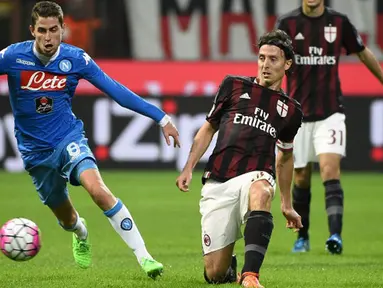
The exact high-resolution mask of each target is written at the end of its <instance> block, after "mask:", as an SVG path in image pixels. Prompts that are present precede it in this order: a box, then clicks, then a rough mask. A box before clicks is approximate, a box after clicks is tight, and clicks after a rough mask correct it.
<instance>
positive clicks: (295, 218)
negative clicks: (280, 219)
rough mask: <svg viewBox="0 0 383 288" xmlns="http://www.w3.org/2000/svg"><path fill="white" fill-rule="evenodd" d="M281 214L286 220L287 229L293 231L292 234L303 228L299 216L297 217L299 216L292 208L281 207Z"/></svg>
mask: <svg viewBox="0 0 383 288" xmlns="http://www.w3.org/2000/svg"><path fill="white" fill-rule="evenodd" d="M282 214H283V216H285V218H286V220H287V223H286V227H287V228H289V229H294V232H298V231H299V229H300V228H302V227H303V225H302V219H301V216H299V214H298V213H297V212H296V211H295V210H294V209H293V208H292V207H289V208H284V207H282Z"/></svg>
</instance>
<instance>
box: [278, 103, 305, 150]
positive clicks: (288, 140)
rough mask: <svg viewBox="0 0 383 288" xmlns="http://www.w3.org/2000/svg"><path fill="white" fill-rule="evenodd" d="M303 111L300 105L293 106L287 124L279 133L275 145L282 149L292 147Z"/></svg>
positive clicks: (300, 123)
mask: <svg viewBox="0 0 383 288" xmlns="http://www.w3.org/2000/svg"><path fill="white" fill-rule="evenodd" d="M302 118H303V113H302V110H301V109H300V107H297V106H295V107H294V112H293V114H292V115H291V117H290V118H289V120H288V123H287V125H286V126H285V127H284V128H283V129H282V131H281V132H280V133H279V137H278V141H277V146H278V147H279V148H280V149H282V150H291V149H293V142H294V137H295V135H296V134H297V132H298V129H299V128H300V127H301V125H302Z"/></svg>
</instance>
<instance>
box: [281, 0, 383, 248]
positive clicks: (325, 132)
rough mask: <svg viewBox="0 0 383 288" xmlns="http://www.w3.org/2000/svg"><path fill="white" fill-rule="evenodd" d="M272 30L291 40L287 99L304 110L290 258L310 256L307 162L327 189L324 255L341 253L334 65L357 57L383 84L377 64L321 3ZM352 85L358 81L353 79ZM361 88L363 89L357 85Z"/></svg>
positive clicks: (310, 2)
mask: <svg viewBox="0 0 383 288" xmlns="http://www.w3.org/2000/svg"><path fill="white" fill-rule="evenodd" d="M276 28H278V29H281V30H284V31H286V33H287V34H288V35H289V36H290V37H291V38H292V39H293V44H294V49H295V53H296V55H295V64H294V65H293V69H292V74H291V76H290V77H288V85H287V93H288V94H289V95H290V96H291V97H293V98H294V99H296V100H297V101H298V102H299V103H300V104H301V105H302V110H303V115H304V116H303V122H304V123H303V124H302V127H301V129H299V131H298V134H297V136H296V137H295V140H294V147H295V149H294V158H295V160H294V167H295V173H294V188H293V205H294V209H295V210H296V211H297V212H298V213H299V214H300V215H301V216H302V224H303V228H302V229H300V231H299V234H298V239H297V241H296V242H295V244H294V247H293V252H306V251H309V249H310V245H309V234H308V229H309V214H310V199H311V191H310V186H311V165H312V164H311V162H319V166H320V175H321V177H322V181H323V185H324V187H325V202H326V211H327V217H328V226H329V232H330V237H329V238H328V239H327V241H326V244H325V245H326V249H327V250H328V251H329V252H330V253H333V254H340V253H342V248H343V245H342V238H341V233H342V219H343V189H342V186H341V183H340V162H341V158H342V157H343V156H345V152H346V126H345V114H344V107H343V104H342V92H341V88H340V81H339V74H338V64H339V57H340V55H341V52H342V48H345V49H346V51H347V54H356V55H358V57H359V59H360V60H361V61H362V62H363V63H364V64H365V65H366V67H367V68H368V69H369V70H370V71H371V72H372V73H373V74H374V75H375V76H376V78H378V79H379V81H380V82H381V83H383V73H382V70H381V67H380V65H379V62H378V61H377V60H376V58H375V57H374V55H373V54H372V52H371V50H369V49H368V48H367V47H365V46H364V44H363V42H362V39H361V38H360V36H359V34H358V32H357V31H356V29H355V27H354V26H353V25H352V24H351V23H350V20H349V19H348V18H347V16H346V15H343V14H341V13H339V12H337V11H334V10H333V9H331V8H328V7H325V5H324V0H303V1H302V7H300V8H298V9H296V10H294V11H292V12H290V13H288V14H286V15H283V16H281V17H280V19H279V20H278V21H277V24H276ZM355 81H358V78H357V75H355ZM360 85H364V84H363V83H360Z"/></svg>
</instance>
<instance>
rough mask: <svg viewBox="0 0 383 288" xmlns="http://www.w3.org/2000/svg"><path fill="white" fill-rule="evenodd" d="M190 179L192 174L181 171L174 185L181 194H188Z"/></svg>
mask: <svg viewBox="0 0 383 288" xmlns="http://www.w3.org/2000/svg"><path fill="white" fill-rule="evenodd" d="M191 179H192V173H191V172H189V171H187V170H186V171H182V173H181V175H180V176H178V178H177V180H176V185H177V187H178V189H180V190H181V191H182V192H188V191H189V184H190V182H191Z"/></svg>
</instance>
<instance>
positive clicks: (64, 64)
mask: <svg viewBox="0 0 383 288" xmlns="http://www.w3.org/2000/svg"><path fill="white" fill-rule="evenodd" d="M59 68H60V70H61V71H63V72H65V73H66V72H69V71H70V70H71V69H72V63H71V62H70V61H69V60H67V59H64V60H61V61H60V63H59Z"/></svg>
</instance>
